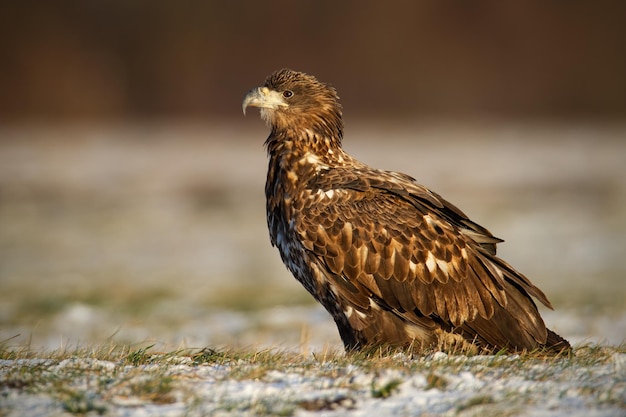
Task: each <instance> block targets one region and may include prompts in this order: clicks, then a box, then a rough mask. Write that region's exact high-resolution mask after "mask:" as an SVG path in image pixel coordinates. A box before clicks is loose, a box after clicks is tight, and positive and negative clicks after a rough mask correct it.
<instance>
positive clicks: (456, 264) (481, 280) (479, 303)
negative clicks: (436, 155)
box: [243, 69, 570, 352]
mask: <svg viewBox="0 0 626 417" xmlns="http://www.w3.org/2000/svg"><path fill="white" fill-rule="evenodd" d="M248 107H258V108H260V111H261V116H262V118H263V119H264V120H265V121H266V122H267V123H268V125H269V126H270V127H271V133H270V135H269V137H268V138H267V140H266V142H265V145H266V147H267V152H268V154H269V159H270V161H269V171H268V175H267V183H266V186H265V194H266V197H267V223H268V227H269V231H270V237H271V241H272V244H273V245H274V246H277V247H278V250H279V251H280V255H281V258H282V260H283V262H284V263H285V265H286V266H287V268H289V270H290V271H291V272H292V273H293V275H294V276H295V277H296V279H297V280H298V281H300V283H302V285H303V286H304V287H305V288H306V289H307V290H308V291H309V293H311V294H312V295H313V297H315V299H316V300H317V301H319V302H320V303H321V304H322V305H323V306H324V307H325V308H326V310H328V312H329V313H330V314H331V315H332V317H333V319H334V320H335V323H336V324H337V327H338V329H339V334H340V335H341V339H342V340H343V343H344V345H345V348H346V350H349V351H350V350H359V349H362V348H364V347H368V346H382V345H388V346H392V347H403V348H406V347H411V348H413V349H418V350H420V349H421V350H423V349H428V348H433V347H434V348H437V347H439V348H441V347H444V348H446V347H447V348H450V347H451V346H458V344H459V343H460V344H461V345H463V346H466V347H477V348H478V349H480V350H481V351H497V350H501V349H508V350H511V351H530V350H535V349H545V350H546V351H550V352H560V351H563V350H568V349H570V345H569V343H568V342H567V341H566V340H565V339H563V338H561V337H560V336H559V335H557V334H556V333H554V332H552V331H551V330H549V329H547V328H546V326H545V324H544V322H543V320H542V318H541V316H540V314H539V312H538V310H537V306H536V305H535V303H534V301H533V299H532V297H535V298H536V299H538V300H539V301H541V302H542V303H543V304H545V305H546V306H548V307H550V308H552V307H551V305H550V302H549V301H548V299H547V298H546V296H545V295H544V294H543V292H541V290H540V289H539V288H537V287H535V286H534V285H533V284H532V283H531V282H530V281H529V280H528V278H526V277H525V276H524V275H522V274H521V273H519V272H517V271H516V270H515V269H513V268H512V267H511V266H510V265H509V264H508V263H506V262H505V261H503V260H502V259H500V258H499V257H497V256H496V244H497V243H498V242H501V241H502V240H501V239H498V238H496V237H494V236H493V235H492V234H491V233H490V232H489V231H488V230H486V229H485V228H483V227H481V226H479V225H478V224H476V223H474V222H472V221H471V220H470V219H468V217H467V216H466V215H465V214H464V213H463V212H462V211H461V210H459V209H458V208H456V207H455V206H454V205H452V204H451V203H449V202H448V201H446V200H444V199H443V198H442V197H440V196H439V195H438V194H436V193H434V192H432V191H430V190H428V189H427V188H425V187H424V186H422V185H419V184H417V183H416V182H415V181H414V179H413V178H411V177H410V176H408V175H405V174H402V173H398V172H391V171H383V170H378V169H375V168H372V167H370V166H368V165H366V164H364V163H362V162H360V161H358V160H356V159H355V158H353V157H352V156H350V155H348V154H347V153H346V152H345V151H344V150H343V149H342V147H341V141H342V136H343V121H342V113H341V105H340V104H339V97H338V96H337V93H336V91H335V89H334V88H332V87H331V86H329V85H327V84H324V83H321V82H319V81H318V80H317V79H316V78H315V77H312V76H310V75H307V74H304V73H301V72H296V71H292V70H290V69H282V70H279V71H276V72H274V73H273V74H271V75H270V76H269V77H268V78H267V79H266V80H265V84H264V85H263V86H262V87H258V88H255V89H253V90H251V91H250V92H249V93H248V94H247V95H246V97H245V99H244V101H243V111H244V113H245V111H246V108H248Z"/></svg>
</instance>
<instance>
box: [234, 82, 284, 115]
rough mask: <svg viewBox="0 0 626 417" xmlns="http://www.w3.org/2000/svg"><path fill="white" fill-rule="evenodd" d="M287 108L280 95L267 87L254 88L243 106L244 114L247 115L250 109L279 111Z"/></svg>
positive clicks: (244, 100) (246, 97) (245, 98)
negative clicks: (284, 107) (279, 108)
mask: <svg viewBox="0 0 626 417" xmlns="http://www.w3.org/2000/svg"><path fill="white" fill-rule="evenodd" d="M283 106H287V103H285V101H284V100H283V97H282V95H280V93H278V92H276V91H273V90H270V89H269V88H267V87H258V88H253V89H252V90H250V91H249V92H248V94H246V96H245V97H244V99H243V103H242V105H241V107H242V109H243V114H244V115H245V114H246V109H247V108H248V107H260V108H263V109H277V108H278V107H283Z"/></svg>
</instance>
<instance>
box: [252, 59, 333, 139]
mask: <svg viewBox="0 0 626 417" xmlns="http://www.w3.org/2000/svg"><path fill="white" fill-rule="evenodd" d="M242 107H243V112H244V114H245V113H246V109H247V108H248V107H258V108H260V110H261V117H262V118H263V119H264V120H265V121H266V122H267V123H268V124H269V125H270V126H271V127H272V131H273V132H274V133H285V134H288V135H289V136H293V135H301V134H302V133H303V132H305V131H306V130H308V131H310V132H312V133H314V134H318V135H321V136H322V137H326V138H334V139H336V140H339V141H340V140H341V136H342V132H343V123H342V119H341V105H340V104H339V96H338V95H337V92H336V91H335V89H334V88H333V87H331V86H330V85H328V84H324V83H322V82H319V81H318V80H317V79H316V78H315V77H313V76H311V75H308V74H305V73H303V72H298V71H293V70H290V69H286V68H285V69H281V70H278V71H276V72H274V73H272V74H271V75H270V76H269V77H267V79H266V80H265V83H264V84H263V86H262V87H257V88H253V89H252V90H250V91H249V92H248V94H247V95H246V97H245V98H244V100H243V104H242Z"/></svg>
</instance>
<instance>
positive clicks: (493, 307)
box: [296, 169, 549, 346]
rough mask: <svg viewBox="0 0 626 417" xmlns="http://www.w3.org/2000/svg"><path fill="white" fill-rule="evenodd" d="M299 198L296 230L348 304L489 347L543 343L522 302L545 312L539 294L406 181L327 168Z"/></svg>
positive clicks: (480, 232)
mask: <svg viewBox="0 0 626 417" xmlns="http://www.w3.org/2000/svg"><path fill="white" fill-rule="evenodd" d="M306 193H308V196H306V198H304V199H302V200H301V201H302V203H301V204H302V207H301V208H300V210H301V213H300V214H301V215H299V216H298V217H297V219H296V230H297V233H298V234H299V236H300V238H301V241H302V242H303V245H304V247H305V248H306V249H307V250H308V251H309V255H310V257H311V260H312V261H313V262H314V263H315V264H316V266H317V267H318V268H319V269H320V270H321V271H322V272H323V273H324V275H325V277H326V278H327V279H329V280H330V281H331V282H332V283H333V285H334V287H335V288H336V291H338V292H339V293H340V294H339V296H340V297H342V298H343V299H345V300H347V301H348V302H349V303H350V307H351V308H353V309H356V310H357V311H359V312H360V313H362V314H363V315H367V313H368V311H369V309H370V308H372V305H371V303H372V302H373V303H376V304H377V305H378V307H380V308H382V309H385V310H388V311H392V312H394V313H395V314H397V315H398V316H400V317H402V318H403V319H405V320H408V321H413V322H420V321H421V322H423V319H424V318H425V317H430V318H432V319H433V320H435V321H436V322H438V323H444V324H447V326H449V328H450V329H456V330H457V331H459V332H460V333H465V335H466V336H468V337H477V338H480V339H483V340H484V342H486V343H488V344H491V345H500V346H503V345H506V344H507V343H511V342H512V343H513V344H516V345H517V346H534V344H535V343H536V342H539V343H544V342H545V340H546V328H545V325H544V324H543V321H542V320H541V317H540V316H539V313H538V312H537V308H536V306H535V304H534V302H533V301H532V299H531V297H530V295H533V296H535V297H537V298H538V299H539V300H540V301H541V302H543V303H544V304H546V305H548V306H549V302H548V300H547V299H546V297H545V295H544V294H543V293H542V292H541V291H540V290H539V289H538V288H536V287H535V286H534V285H533V284H532V283H530V281H529V280H528V279H527V278H526V277H524V276H523V275H521V274H520V273H518V272H517V271H515V270H514V269H513V268H512V267H511V266H509V265H508V264H507V263H505V262H504V261H502V260H501V259H499V258H497V257H496V256H495V255H494V254H495V243H496V242H498V241H499V239H497V238H494V237H493V236H492V235H491V234H490V233H489V232H488V231H487V230H486V229H484V228H482V227H480V226H478V225H476V224H475V223H473V222H471V221H470V220H469V219H468V218H467V217H466V216H465V215H464V214H463V213H462V212H461V211H460V210H459V209H457V208H456V207H454V206H453V205H451V204H450V203H448V202H447V201H445V200H443V199H442V198H441V197H439V196H438V195H436V194H434V193H432V192H430V191H429V190H428V189H426V188H424V187H422V186H420V185H418V184H416V183H415V182H413V181H412V179H411V178H410V177H408V176H404V175H403V174H397V173H392V172H386V171H372V170H371V169H370V170H367V169H363V170H354V169H351V170H345V171H344V170H340V169H339V170H338V169H335V170H328V171H326V172H320V173H319V175H317V176H316V177H315V179H313V180H311V181H310V182H309V184H308V185H307V189H306ZM515 322H516V323H515ZM520 328H521V329H522V330H523V332H524V334H517V332H519V330H517V329H520Z"/></svg>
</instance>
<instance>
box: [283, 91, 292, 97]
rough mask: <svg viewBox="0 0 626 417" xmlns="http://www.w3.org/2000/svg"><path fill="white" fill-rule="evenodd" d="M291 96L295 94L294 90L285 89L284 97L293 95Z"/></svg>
mask: <svg viewBox="0 0 626 417" xmlns="http://www.w3.org/2000/svg"><path fill="white" fill-rule="evenodd" d="M291 96H293V91H291V90H285V91H283V97H285V98H289V97H291Z"/></svg>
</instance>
